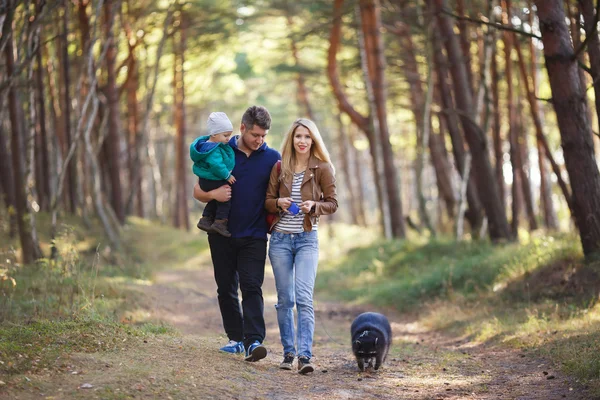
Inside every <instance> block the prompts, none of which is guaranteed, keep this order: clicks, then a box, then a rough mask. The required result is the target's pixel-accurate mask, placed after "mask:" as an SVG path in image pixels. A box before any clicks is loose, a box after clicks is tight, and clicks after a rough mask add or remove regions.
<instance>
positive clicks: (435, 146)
mask: <svg viewBox="0 0 600 400" xmlns="http://www.w3.org/2000/svg"><path fill="white" fill-rule="evenodd" d="M402 11H404V9H402ZM398 36H399V37H400V41H401V43H402V48H403V51H402V52H401V54H400V56H401V57H402V61H403V64H404V79H405V80H406V82H407V83H408V85H409V88H410V97H411V105H412V107H411V108H412V112H413V115H414V118H415V127H416V130H417V138H419V137H421V136H422V131H423V123H424V116H423V111H424V107H425V101H424V99H425V95H424V93H423V87H422V84H421V76H420V74H419V70H418V67H417V57H416V54H415V48H414V44H413V40H412V35H411V32H410V30H409V29H404V30H403V31H402V32H399V33H398ZM431 61H433V60H431ZM429 64H431V63H429ZM432 68H433V66H432ZM431 73H433V72H431ZM429 121H431V119H429ZM430 133H431V134H430V135H429V140H428V142H429V152H430V154H431V163H432V165H433V168H434V170H435V176H436V183H437V187H438V192H439V196H440V198H441V199H442V200H443V201H444V203H445V205H446V209H447V211H448V216H449V217H450V218H453V216H454V212H455V210H454V209H455V207H456V199H455V196H454V193H453V189H452V178H451V176H450V172H451V170H452V169H451V167H450V163H449V162H448V159H447V158H446V157H445V155H446V151H445V146H444V142H443V138H442V137H440V135H439V133H435V132H433V131H431V132H430Z"/></svg>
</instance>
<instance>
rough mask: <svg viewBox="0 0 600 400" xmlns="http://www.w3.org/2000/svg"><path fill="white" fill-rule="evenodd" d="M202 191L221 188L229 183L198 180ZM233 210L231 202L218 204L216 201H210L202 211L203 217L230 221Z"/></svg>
mask: <svg viewBox="0 0 600 400" xmlns="http://www.w3.org/2000/svg"><path fill="white" fill-rule="evenodd" d="M198 183H199V184H200V189H202V190H204V191H205V192H210V191H211V190H214V189H217V188H220V187H221V186H223V185H229V182H227V181H211V180H209V179H204V178H198ZM230 209H231V200H227V201H225V202H222V203H221V202H218V201H216V200H211V201H209V202H208V203H207V204H206V206H205V207H204V211H202V216H203V217H211V218H215V219H228V218H229V210H230Z"/></svg>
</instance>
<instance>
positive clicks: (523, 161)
mask: <svg viewBox="0 0 600 400" xmlns="http://www.w3.org/2000/svg"><path fill="white" fill-rule="evenodd" d="M521 87H522V86H521ZM517 95H518V98H519V110H522V109H523V104H522V101H521V96H520V93H519V92H517ZM527 131H528V130H527V129H525V127H524V126H523V113H522V112H521V111H519V119H518V130H517V149H518V151H519V163H520V170H519V175H520V178H521V192H522V193H523V203H524V206H525V212H526V213H527V221H528V222H529V230H530V231H534V230H536V229H537V228H538V224H537V221H536V218H535V211H534V209H533V197H532V191H531V182H530V180H529V175H530V174H529V171H530V168H529V145H528V143H527Z"/></svg>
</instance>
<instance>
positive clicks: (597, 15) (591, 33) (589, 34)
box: [571, 0, 600, 60]
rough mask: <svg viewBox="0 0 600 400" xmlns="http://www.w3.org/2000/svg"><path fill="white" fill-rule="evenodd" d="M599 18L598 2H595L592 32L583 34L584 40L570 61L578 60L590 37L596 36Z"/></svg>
mask: <svg viewBox="0 0 600 400" xmlns="http://www.w3.org/2000/svg"><path fill="white" fill-rule="evenodd" d="M599 18H600V0H597V1H596V17H595V18H594V23H593V25H592V31H591V32H586V33H585V40H584V41H583V43H581V45H580V46H579V47H578V48H577V50H575V53H574V54H573V57H572V58H571V60H577V58H579V54H580V53H581V52H582V51H583V50H584V49H585V47H586V46H587V44H588V42H589V41H590V40H591V39H592V37H593V36H594V35H595V34H596V30H597V29H598V19H599Z"/></svg>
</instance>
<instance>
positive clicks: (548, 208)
mask: <svg viewBox="0 0 600 400" xmlns="http://www.w3.org/2000/svg"><path fill="white" fill-rule="evenodd" d="M527 8H529V10H533V0H528V2H527ZM533 24H534V14H533V12H530V13H529V25H530V26H533ZM528 42H529V61H530V64H529V66H530V73H529V75H530V76H531V93H532V95H533V96H532V99H533V102H534V103H535V105H536V109H537V113H538V118H539V119H540V120H541V119H542V111H541V110H540V108H539V102H538V101H537V87H538V83H537V82H538V79H537V76H538V73H539V70H538V65H537V50H536V47H535V45H534V43H533V40H531V39H530V40H529V41H528ZM521 58H522V57H520V58H519V63H520V62H521ZM519 68H520V67H519ZM525 82H526V90H527V92H529V90H530V89H529V82H528V81H525ZM525 94H526V95H527V96H528V95H529V93H525ZM528 101H529V97H528ZM534 126H535V124H534ZM536 147H537V151H538V167H539V171H540V203H541V208H542V210H543V218H544V224H545V226H546V228H547V229H549V230H558V218H557V216H556V211H555V209H554V202H553V200H552V182H551V181H550V173H549V171H548V165H547V162H546V157H547V155H546V151H545V150H544V146H543V144H542V141H541V140H540V138H539V136H538V135H537V130H536Z"/></svg>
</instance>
